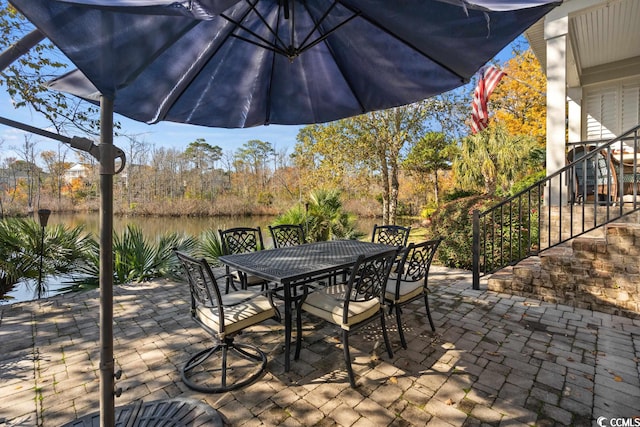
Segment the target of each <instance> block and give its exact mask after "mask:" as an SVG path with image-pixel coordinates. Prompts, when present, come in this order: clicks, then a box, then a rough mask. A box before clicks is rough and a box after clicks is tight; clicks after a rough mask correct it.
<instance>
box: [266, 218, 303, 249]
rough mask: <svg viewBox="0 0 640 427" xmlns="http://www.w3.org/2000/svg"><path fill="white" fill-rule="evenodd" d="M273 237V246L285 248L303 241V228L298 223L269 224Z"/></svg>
mask: <svg viewBox="0 0 640 427" xmlns="http://www.w3.org/2000/svg"><path fill="white" fill-rule="evenodd" d="M269 232H270V233H271V237H272V238H273V247H275V248H285V247H287V246H296V245H301V244H303V243H305V236H304V229H303V228H302V225H299V224H280V225H274V226H271V225H270V226H269Z"/></svg>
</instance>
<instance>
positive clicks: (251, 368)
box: [174, 250, 280, 393]
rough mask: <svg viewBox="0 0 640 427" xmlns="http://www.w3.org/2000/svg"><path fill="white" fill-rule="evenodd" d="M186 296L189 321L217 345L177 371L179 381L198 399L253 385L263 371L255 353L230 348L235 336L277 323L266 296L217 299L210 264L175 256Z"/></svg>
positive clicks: (237, 294) (236, 294) (257, 351)
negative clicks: (263, 324) (186, 286)
mask: <svg viewBox="0 0 640 427" xmlns="http://www.w3.org/2000/svg"><path fill="white" fill-rule="evenodd" d="M174 252H175V254H176V256H177V257H178V259H179V260H180V263H181V265H182V267H183V269H184V271H185V274H186V278H187V281H188V283H189V289H190V292H191V317H192V319H193V320H195V321H196V323H198V324H199V325H200V326H201V327H202V328H203V329H204V330H205V331H207V332H208V333H209V334H211V335H212V336H213V337H214V338H215V339H216V344H215V345H213V346H211V347H209V348H207V349H205V350H202V351H200V352H198V353H197V354H195V355H194V356H192V357H191V358H189V360H188V361H187V363H185V365H184V367H183V368H182V370H181V372H180V373H181V376H182V381H184V383H185V384H186V385H187V386H188V387H189V388H191V389H193V390H197V391H200V392H203V393H222V392H226V391H230V390H236V389H238V388H241V387H243V386H246V385H248V384H251V383H252V382H254V381H255V380H256V379H257V378H258V377H259V376H260V375H262V373H263V372H264V369H265V367H266V365H267V357H266V355H265V354H264V353H263V352H262V351H261V350H260V349H258V348H257V347H255V346H252V345H249V344H239V343H236V342H234V336H235V335H236V334H239V333H240V332H242V331H244V330H245V329H246V328H248V327H250V326H253V325H256V324H258V323H261V322H264V321H265V320H268V319H275V320H277V321H280V313H279V312H278V310H277V309H276V308H275V306H274V305H273V301H272V300H271V296H270V295H269V294H267V295H266V296H265V294H264V293H261V292H256V291H252V290H240V291H236V292H231V293H228V294H222V293H221V292H220V287H219V286H218V282H217V281H216V278H215V276H214V275H213V272H212V271H211V267H210V266H209V263H207V261H206V260H205V259H204V258H202V259H195V258H192V257H190V256H189V255H186V254H184V253H182V252H179V251H175V250H174Z"/></svg>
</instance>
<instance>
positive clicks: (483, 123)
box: [471, 65, 505, 133]
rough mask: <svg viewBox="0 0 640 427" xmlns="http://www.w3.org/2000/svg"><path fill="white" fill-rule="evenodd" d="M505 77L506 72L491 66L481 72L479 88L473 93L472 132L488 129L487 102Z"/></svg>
mask: <svg viewBox="0 0 640 427" xmlns="http://www.w3.org/2000/svg"><path fill="white" fill-rule="evenodd" d="M504 75H505V73H504V71H502V70H500V69H498V68H496V67H494V66H493V65H490V66H488V67H484V68H482V69H481V70H480V77H479V78H478V86H476V90H475V91H474V92H473V101H472V102H471V109H472V111H471V118H472V121H471V132H472V133H478V132H480V131H481V130H482V129H484V128H486V127H487V124H488V123H489V112H488V111H487V101H488V100H489V96H491V92H493V90H494V89H495V88H496V86H498V83H500V79H502V77H503V76H504Z"/></svg>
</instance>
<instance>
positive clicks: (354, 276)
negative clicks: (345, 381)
mask: <svg viewBox="0 0 640 427" xmlns="http://www.w3.org/2000/svg"><path fill="white" fill-rule="evenodd" d="M397 253H398V251H397V250H389V251H386V252H383V253H380V254H377V255H374V256H369V257H365V256H364V255H361V256H359V257H358V259H357V260H356V261H355V262H354V264H353V265H352V266H351V267H350V269H349V271H350V273H349V275H348V279H347V281H346V283H338V284H335V285H331V286H327V287H325V288H322V289H320V290H317V291H313V288H309V287H305V288H304V291H303V295H302V296H301V298H300V300H299V301H298V303H297V304H296V328H297V336H296V352H295V359H296V360H298V359H299V357H300V347H301V344H302V317H301V314H302V312H303V311H304V312H307V313H309V314H311V315H313V316H316V317H319V318H321V319H323V320H325V321H327V322H330V323H332V324H334V325H337V326H339V327H340V329H341V330H342V337H341V341H342V346H343V350H344V362H345V364H346V368H347V373H348V375H349V384H350V385H351V387H352V388H355V387H356V382H355V378H354V374H353V368H352V367H351V356H350V353H349V334H350V333H351V332H353V331H357V330H358V329H360V328H361V327H362V326H364V325H366V324H368V323H370V322H372V321H374V320H377V319H379V320H380V326H381V331H382V335H383V337H384V343H385V346H386V348H387V353H388V354H389V358H392V357H393V351H392V350H391V345H390V343H389V336H388V334H387V328H386V325H385V315H384V290H385V285H386V283H387V279H388V278H389V272H390V270H391V266H392V264H393V261H394V260H395V258H396V255H397Z"/></svg>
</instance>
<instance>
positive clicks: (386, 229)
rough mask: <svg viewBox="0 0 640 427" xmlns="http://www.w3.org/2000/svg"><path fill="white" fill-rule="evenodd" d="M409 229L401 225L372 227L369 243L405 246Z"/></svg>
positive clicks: (375, 225)
mask: <svg viewBox="0 0 640 427" xmlns="http://www.w3.org/2000/svg"><path fill="white" fill-rule="evenodd" d="M410 231H411V227H403V226H401V225H378V224H374V225H373V233H372V234H371V241H372V242H373V243H383V244H385V245H391V246H401V247H404V246H407V241H408V240H409V232H410Z"/></svg>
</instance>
